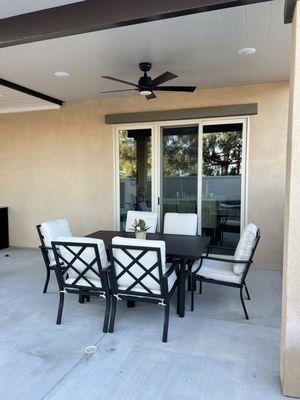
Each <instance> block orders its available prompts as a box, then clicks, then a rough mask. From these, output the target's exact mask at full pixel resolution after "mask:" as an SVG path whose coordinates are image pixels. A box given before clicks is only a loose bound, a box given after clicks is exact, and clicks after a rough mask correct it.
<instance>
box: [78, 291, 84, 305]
mask: <svg viewBox="0 0 300 400" xmlns="http://www.w3.org/2000/svg"><path fill="white" fill-rule="evenodd" d="M78 303H80V304H83V303H84V294H82V293H79V297H78Z"/></svg>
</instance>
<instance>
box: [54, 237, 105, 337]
mask: <svg viewBox="0 0 300 400" xmlns="http://www.w3.org/2000/svg"><path fill="white" fill-rule="evenodd" d="M52 249H53V252H54V256H55V261H56V265H55V274H56V278H57V282H58V287H59V306H58V312H57V319H56V324H57V325H60V323H61V318H62V312H63V306H64V295H65V293H75V294H78V295H79V296H82V297H83V296H88V297H90V296H96V297H100V298H103V299H105V315H104V322H103V332H105V333H106V332H107V330H108V322H109V313H110V302H111V301H110V300H111V299H110V291H109V283H108V276H107V271H108V269H109V267H110V264H109V262H108V260H107V254H106V250H105V246H104V243H103V240H100V239H92V238H86V237H72V238H70V237H65V238H64V237H61V238H58V240H56V241H53V242H52Z"/></svg>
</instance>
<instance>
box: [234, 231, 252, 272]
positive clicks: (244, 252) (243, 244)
mask: <svg viewBox="0 0 300 400" xmlns="http://www.w3.org/2000/svg"><path fill="white" fill-rule="evenodd" d="M256 234H257V226H256V225H254V224H248V225H247V226H246V228H245V229H244V232H243V233H242V235H241V237H240V240H239V243H238V245H237V248H236V250H235V253H234V259H235V260H249V259H250V256H251V253H252V249H253V246H254V242H255V239H256ZM245 268H246V264H233V272H234V273H235V274H237V275H241V274H242V273H243V272H244V270H245Z"/></svg>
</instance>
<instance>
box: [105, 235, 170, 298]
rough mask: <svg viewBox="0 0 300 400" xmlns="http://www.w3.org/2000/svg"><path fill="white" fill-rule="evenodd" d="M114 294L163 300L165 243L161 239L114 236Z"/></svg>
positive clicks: (112, 258) (112, 270) (112, 286)
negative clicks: (160, 298)
mask: <svg viewBox="0 0 300 400" xmlns="http://www.w3.org/2000/svg"><path fill="white" fill-rule="evenodd" d="M110 261H111V277H112V278H111V290H112V292H113V294H123V295H129V296H130V295H132V296H141V295H142V296H143V297H162V296H164V295H165V293H166V291H168V289H167V288H165V287H164V283H163V279H162V275H163V274H164V273H165V272H166V244H165V242H164V241H160V240H141V239H129V238H122V237H118V236H117V237H114V238H113V240H112V245H111V246H110Z"/></svg>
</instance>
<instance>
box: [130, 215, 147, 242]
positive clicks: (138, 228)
mask: <svg viewBox="0 0 300 400" xmlns="http://www.w3.org/2000/svg"><path fill="white" fill-rule="evenodd" d="M149 229H150V226H147V225H146V222H145V221H144V220H143V219H135V220H134V224H133V225H132V230H133V231H134V232H135V237H136V238H137V239H146V233H147V231H148V230H149Z"/></svg>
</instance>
